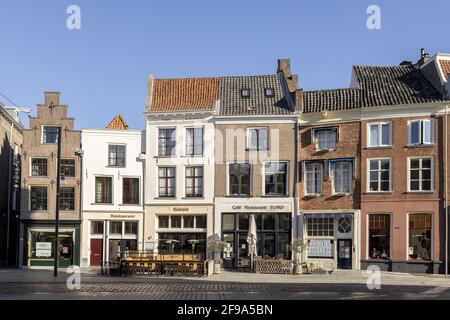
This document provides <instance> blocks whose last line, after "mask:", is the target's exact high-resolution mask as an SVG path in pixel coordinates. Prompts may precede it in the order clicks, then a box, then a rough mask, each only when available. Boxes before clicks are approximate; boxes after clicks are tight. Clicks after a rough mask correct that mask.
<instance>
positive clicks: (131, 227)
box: [125, 221, 138, 234]
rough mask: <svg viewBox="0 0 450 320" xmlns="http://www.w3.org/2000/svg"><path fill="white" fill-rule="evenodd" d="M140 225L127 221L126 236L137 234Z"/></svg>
mask: <svg viewBox="0 0 450 320" xmlns="http://www.w3.org/2000/svg"><path fill="white" fill-rule="evenodd" d="M137 230H138V223H137V222H135V221H125V234H137V233H138V232H137Z"/></svg>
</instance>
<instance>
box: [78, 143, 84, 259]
mask: <svg viewBox="0 0 450 320" xmlns="http://www.w3.org/2000/svg"><path fill="white" fill-rule="evenodd" d="M82 150H83V149H81V151H80V152H79V153H78V157H79V159H80V239H79V241H80V252H79V255H80V260H79V261H80V265H81V262H82V261H81V258H82V254H81V250H82V242H83V228H82V227H81V226H82V224H83V221H84V220H83V151H82Z"/></svg>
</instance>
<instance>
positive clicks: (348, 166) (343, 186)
mask: <svg viewBox="0 0 450 320" xmlns="http://www.w3.org/2000/svg"><path fill="white" fill-rule="evenodd" d="M333 190H334V194H349V193H351V192H352V163H351V162H349V161H340V162H335V163H334V164H333Z"/></svg>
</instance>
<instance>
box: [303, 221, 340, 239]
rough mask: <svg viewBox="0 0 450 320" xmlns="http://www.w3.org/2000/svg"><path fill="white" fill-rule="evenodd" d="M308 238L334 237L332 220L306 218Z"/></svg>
mask: <svg viewBox="0 0 450 320" xmlns="http://www.w3.org/2000/svg"><path fill="white" fill-rule="evenodd" d="M307 232H308V237H332V236H334V219H333V218H307Z"/></svg>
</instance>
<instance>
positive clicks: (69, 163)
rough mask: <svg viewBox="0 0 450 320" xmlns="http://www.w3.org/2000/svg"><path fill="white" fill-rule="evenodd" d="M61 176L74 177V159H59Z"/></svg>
mask: <svg viewBox="0 0 450 320" xmlns="http://www.w3.org/2000/svg"><path fill="white" fill-rule="evenodd" d="M61 176H62V177H75V160H74V159H61Z"/></svg>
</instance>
